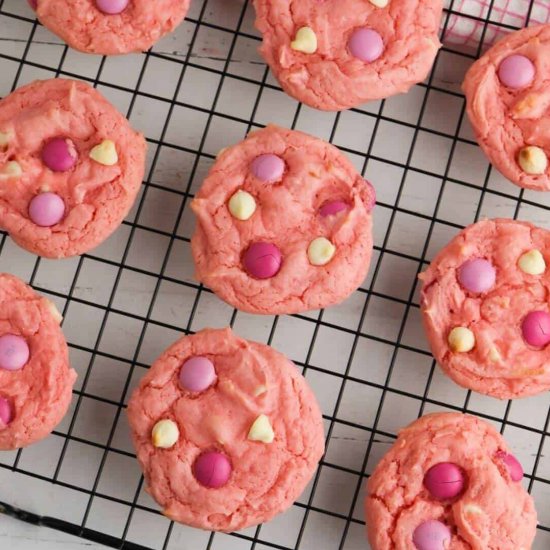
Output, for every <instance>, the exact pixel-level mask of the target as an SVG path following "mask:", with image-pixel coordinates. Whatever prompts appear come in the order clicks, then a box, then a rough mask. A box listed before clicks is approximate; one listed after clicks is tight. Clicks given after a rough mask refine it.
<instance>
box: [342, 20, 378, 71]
mask: <svg viewBox="0 0 550 550" xmlns="http://www.w3.org/2000/svg"><path fill="white" fill-rule="evenodd" d="M348 49H349V51H350V53H351V55H353V56H354V57H357V58H358V59H360V60H361V61H367V62H368V63H372V62H373V61H376V60H377V59H378V58H379V57H380V56H381V55H382V53H384V41H383V40H382V37H381V36H380V34H379V33H377V32H376V31H375V30H373V29H367V28H365V27H363V28H360V29H356V30H354V31H353V33H352V35H351V36H350V38H349V41H348Z"/></svg>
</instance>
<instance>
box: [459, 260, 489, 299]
mask: <svg viewBox="0 0 550 550" xmlns="http://www.w3.org/2000/svg"><path fill="white" fill-rule="evenodd" d="M496 278H497V272H496V269H495V268H494V267H493V264H492V263H491V262H489V261H488V260H485V259H484V258H474V259H472V260H467V261H466V262H464V263H463V264H462V265H461V266H460V267H459V268H458V282H459V283H460V285H461V286H462V288H464V289H466V290H468V291H470V292H475V293H476V294H478V293H481V292H487V291H488V290H491V288H493V286H495V281H496Z"/></svg>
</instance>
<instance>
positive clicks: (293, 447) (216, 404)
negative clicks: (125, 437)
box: [128, 329, 324, 531]
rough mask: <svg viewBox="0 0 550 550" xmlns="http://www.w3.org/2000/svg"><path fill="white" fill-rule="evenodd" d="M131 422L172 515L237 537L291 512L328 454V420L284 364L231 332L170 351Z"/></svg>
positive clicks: (134, 401) (208, 333)
mask: <svg viewBox="0 0 550 550" xmlns="http://www.w3.org/2000/svg"><path fill="white" fill-rule="evenodd" d="M128 417H129V420H130V426H131V428H132V433H133V440H134V444H135V447H136V451H137V457H138V460H139V462H140V464H141V466H142V468H143V471H144V475H145V481H146V487H147V491H148V492H149V493H150V494H151V496H152V497H153V498H154V499H155V500H156V501H157V502H158V503H159V504H160V506H161V507H162V509H163V513H164V515H166V516H167V517H169V518H170V519H173V520H175V521H178V522H181V523H185V524H188V525H191V526H194V527H199V528H202V529H209V530H215V531H232V530H237V529H244V528H245V527H248V526H251V525H257V524H259V523H263V522H265V521H267V520H269V519H271V518H272V517H273V516H275V515H276V514H278V513H280V512H282V511H284V510H286V509H287V508H288V507H289V506H291V505H292V503H293V502H294V501H295V500H296V499H297V498H298V496H299V495H300V494H301V493H302V491H303V490H304V488H305V486H306V485H307V483H308V482H309V480H310V479H311V477H312V476H313V473H314V471H315V469H316V467H317V464H318V462H319V460H320V458H321V456H322V455H323V452H324V432H323V422H322V417H321V412H320V410H319V407H318V405H317V401H316V400H315V396H314V395H313V393H312V392H311V390H310V389H309V387H308V385H307V383H306V381H305V379H304V378H303V376H302V375H301V374H300V373H299V372H298V370H297V369H296V367H295V365H294V364H292V363H291V362H290V361H289V360H288V359H287V358H286V357H285V356H284V355H282V354H281V353H278V352H277V351H275V350H274V349H272V348H270V347H269V346H266V345H262V344H257V343H254V342H248V341H246V340H243V339H241V338H238V337H237V336H235V335H234V334H233V333H232V332H231V330H230V329H224V330H203V331H202V332H199V333H197V334H195V335H194V336H187V337H184V338H182V339H181V340H179V341H178V342H176V343H175V344H174V345H173V346H172V347H170V348H169V349H168V350H167V351H166V352H165V353H164V354H163V355H162V356H161V357H160V358H159V359H158V360H157V361H156V362H155V364H154V365H153V366H152V367H151V369H150V370H149V371H148V373H147V374H146V375H145V377H144V378H143V380H142V381H141V384H140V385H139V387H138V388H137V390H136V391H135V393H134V395H133V396H132V398H131V400H130V403H129V406H128Z"/></svg>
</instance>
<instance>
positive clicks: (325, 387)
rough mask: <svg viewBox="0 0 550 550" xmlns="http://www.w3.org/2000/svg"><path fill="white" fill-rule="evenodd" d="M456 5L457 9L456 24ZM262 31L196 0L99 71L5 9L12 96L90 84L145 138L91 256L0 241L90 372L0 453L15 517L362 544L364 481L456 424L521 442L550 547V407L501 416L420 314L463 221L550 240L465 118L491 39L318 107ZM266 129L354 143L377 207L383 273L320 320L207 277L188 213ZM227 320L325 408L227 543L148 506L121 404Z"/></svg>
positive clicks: (115, 530)
mask: <svg viewBox="0 0 550 550" xmlns="http://www.w3.org/2000/svg"><path fill="white" fill-rule="evenodd" d="M459 3H460V2H455V0H449V1H448V2H447V8H446V10H445V16H444V28H447V27H448V25H449V22H450V21H451V22H452V18H453V17H456V16H458V15H460V14H459V12H458V11H457V9H455V8H456V6H458V4H459ZM495 3H496V4H498V2H497V1H496V0H494V1H491V2H487V4H488V7H487V11H486V12H485V13H484V14H483V17H476V16H472V15H468V16H467V17H468V18H469V19H471V20H472V21H475V22H476V24H482V25H483V33H482V38H483V37H484V36H486V35H489V34H491V35H492V34H494V31H495V27H496V28H498V29H502V28H504V29H506V30H510V29H511V28H513V25H512V26H511V25H508V24H507V23H505V22H502V21H501V19H500V17H496V21H495V20H494V19H495V18H493V17H492V13H493V8H494V4H495ZM533 6H534V2H531V7H530V9H532V7H533ZM529 13H530V12H528V13H527V19H528V18H529V17H528V16H529ZM253 20H254V14H253V9H252V6H251V2H250V1H249V0H195V1H194V2H193V5H192V9H191V12H190V13H189V15H188V17H187V19H186V21H185V22H184V23H183V25H182V26H181V27H179V29H177V30H176V32H175V33H173V34H172V35H171V36H169V37H167V38H165V39H163V40H162V41H161V42H159V43H158V44H157V45H156V46H155V47H154V48H153V49H152V50H151V51H149V52H147V53H145V54H142V55H130V56H125V57H112V58H102V57H96V56H87V55H83V54H79V53H76V52H74V51H72V50H70V49H68V48H67V47H66V46H65V45H63V44H62V43H61V42H60V41H59V40H57V39H56V38H55V37H54V36H53V35H51V34H50V33H49V32H48V31H46V30H45V29H44V28H43V27H41V26H40V25H39V24H38V23H37V22H36V21H35V19H34V17H33V14H32V12H31V11H30V9H28V7H27V5H26V2H23V1H22V0H0V95H2V96H4V95H6V94H8V93H9V92H10V91H12V90H13V89H15V88H16V87H18V86H20V85H22V84H25V83H27V82H29V81H32V80H34V79H36V78H51V77H54V76H60V77H68V78H76V79H82V80H85V81H87V82H90V83H92V84H93V85H94V86H96V87H97V88H98V89H99V90H100V91H101V92H102V93H103V94H104V95H105V96H106V97H107V98H108V99H109V100H110V101H112V102H113V103H114V104H115V105H116V106H117V107H118V108H119V109H120V110H121V111H122V112H125V113H126V114H127V116H128V118H129V119H130V121H131V123H132V124H133V125H134V127H136V128H138V129H140V130H142V131H143V132H144V133H145V135H146V137H147V141H148V143H149V153H148V161H147V162H148V167H147V172H146V180H145V182H144V184H143V188H142V192H141V194H140V196H139V198H138V200H137V203H136V206H135V208H134V209H133V211H132V212H131V214H130V215H129V216H128V218H127V220H126V221H125V222H124V223H123V225H122V226H121V228H120V229H119V230H118V231H117V232H116V233H115V234H114V235H113V237H111V238H110V239H109V240H108V241H107V242H106V243H104V244H103V245H102V246H100V247H99V248H97V249H96V250H94V251H92V252H91V253H89V254H86V255H84V256H82V257H79V258H74V259H69V260H62V261H49V260H44V259H39V258H36V257H34V256H32V255H30V254H28V253H26V252H24V251H22V250H21V249H19V248H17V247H16V246H15V245H14V244H13V243H12V242H11V240H10V239H9V238H8V237H7V236H6V235H3V234H0V271H8V272H11V273H13V274H15V275H18V276H20V277H21V278H23V279H24V280H26V281H28V282H30V283H31V284H32V285H33V286H34V288H36V289H37V290H38V291H40V292H42V293H44V294H45V295H47V296H48V297H50V298H51V299H52V300H53V301H54V302H56V304H57V305H58V307H59V309H60V311H62V312H63V315H64V324H63V328H64V331H65V334H66V336H67V339H68V342H69V345H70V353H71V362H72V365H73V367H74V368H75V369H76V370H77V371H78V373H79V379H78V382H77V386H76V388H75V391H74V399H73V403H72V406H71V409H70V411H69V414H67V416H66V418H65V420H64V422H63V423H62V424H61V425H60V426H59V427H58V428H57V429H56V430H55V432H54V433H53V434H52V435H51V436H50V437H49V438H47V439H46V440H45V441H43V442H41V443H39V444H36V445H34V446H31V447H29V448H27V449H25V450H22V451H17V452H13V453H2V454H1V455H0V487H1V489H0V511H3V512H5V513H7V514H10V515H13V516H15V517H18V518H20V519H22V520H25V521H29V522H32V523H37V524H41V525H47V526H50V527H53V528H55V529H60V530H63V531H65V532H68V533H72V534H75V535H77V536H79V537H83V538H86V539H90V540H94V541H96V542H100V543H102V544H105V545H107V546H111V547H113V548H120V549H130V550H133V549H146V550H150V549H159V550H160V549H162V550H174V549H178V550H203V549H204V550H210V549H212V550H245V549H246V550H248V549H250V550H266V549H270V548H271V549H273V548H275V549H280V550H291V549H295V550H298V549H300V550H310V549H315V550H337V549H338V550H344V549H345V550H359V549H361V550H364V549H365V548H368V545H367V543H366V540H365V535H364V517H363V510H362V502H363V498H364V494H363V490H364V481H365V479H366V477H367V476H368V474H369V473H370V472H371V471H372V469H373V468H374V466H375V465H376V463H377V462H378V460H379V459H380V458H381V456H382V455H383V454H384V453H385V452H386V451H387V450H388V448H389V447H390V445H391V444H392V442H393V441H394V440H395V434H396V432H397V430H398V429H399V428H400V427H402V426H404V425H406V424H407V423H409V422H411V421H413V420H414V419H416V418H417V417H419V416H421V415H422V414H424V413H427V412H432V411H437V410H455V411H465V412H470V413H472V414H476V415H478V416H480V417H482V418H485V419H486V420H487V421H489V422H490V423H492V424H494V425H495V426H496V427H497V428H498V429H499V430H500V431H501V432H502V433H503V434H504V435H505V437H506V438H507V440H508V441H509V442H510V443H511V445H512V447H513V449H514V452H515V453H516V454H517V455H518V457H519V458H520V459H521V461H522V463H523V465H524V467H525V471H526V476H525V479H524V483H525V486H526V487H527V488H528V490H529V491H530V492H531V494H532V495H533V497H534V498H535V500H536V503H537V506H538V510H539V520H540V526H539V529H538V532H537V540H536V543H535V545H534V547H533V548H534V550H543V549H548V548H550V507H549V506H548V504H547V503H548V502H549V499H550V458H548V455H549V454H550V443H549V441H550V438H548V435H549V425H550V394H548V393H547V394H543V395H541V396H538V397H535V398H531V399H526V400H519V401H515V402H500V401H497V400H494V399H490V398H486V397H483V396H480V395H478V394H473V393H471V392H468V391H466V390H463V389H461V388H459V387H457V386H456V385H455V384H453V383H452V382H451V381H449V380H448V379H447V378H446V377H444V376H443V375H442V374H441V373H440V371H439V369H437V368H436V365H435V362H434V360H433V358H432V356H431V354H430V353H429V350H428V346H427V344H426V341H425V338H424V336H423V334H422V329H421V324H420V318H419V307H418V284H417V275H418V273H419V272H420V271H422V270H423V269H424V268H425V267H426V265H427V263H428V262H429V261H430V259H431V258H432V257H433V255H434V254H435V253H436V252H437V250H438V249H440V248H441V247H442V246H443V245H444V244H445V243H446V242H447V241H448V240H449V239H450V238H451V237H452V236H453V235H455V234H456V233H457V232H458V231H459V230H460V229H461V228H462V227H464V226H465V225H468V224H469V223H472V222H474V221H475V220H478V219H480V218H482V217H494V216H504V217H519V218H522V219H526V220H530V221H533V222H534V223H537V224H538V225H541V226H545V227H550V223H549V222H550V217H549V216H548V211H549V209H550V198H549V197H548V195H545V194H542V195H541V194H536V193H533V192H529V191H520V190H519V189H518V188H516V187H514V186H512V185H511V184H510V183H508V182H506V181H505V180H504V179H503V178H502V177H501V176H500V175H499V174H498V173H497V172H496V171H494V170H492V169H491V167H490V166H489V165H488V163H487V161H486V159H485V158H484V157H483V155H482V154H481V152H480V150H479V148H478V147H477V146H476V144H475V141H474V139H473V134H472V131H471V129H470V127H469V125H468V122H467V120H466V118H465V106H464V98H463V95H462V94H461V92H460V82H461V81H462V78H463V76H464V73H465V70H466V69H467V67H468V66H469V65H470V64H471V62H472V61H473V59H475V58H476V56H477V55H479V53H480V51H481V49H482V46H479V47H478V51H477V52H475V51H474V52H472V51H468V50H466V49H465V48H463V47H461V46H459V45H454V46H450V45H449V46H446V47H444V48H443V49H442V50H441V52H440V54H439V56H438V59H437V61H436V64H435V67H434V70H433V71H432V73H431V75H430V77H429V79H428V80H427V81H426V82H424V83H422V84H420V85H418V86H416V87H415V88H413V89H412V90H411V91H410V92H409V93H408V94H406V95H402V96H398V97H395V98H391V99H388V100H385V101H380V102H373V103H371V104H368V105H365V106H363V107H361V108H357V109H352V110H350V111H347V112H343V113H339V114H336V113H322V112H317V111H314V110H312V109H309V108H307V107H305V106H302V105H299V104H298V103H296V102H295V101H293V100H292V99H290V98H289V97H287V96H286V95H285V94H284V93H283V92H282V91H281V90H280V88H279V86H278V85H277V83H276V81H275V80H274V79H273V77H272V76H271V75H270V73H269V71H268V70H267V68H266V66H265V64H264V63H263V62H262V60H261V58H260V57H259V56H258V54H257V47H258V44H259V37H258V35H257V33H256V31H255V30H254V27H253ZM482 42H483V40H482ZM272 121H273V122H277V123H278V124H280V125H284V126H288V127H292V128H296V129H299V130H303V131H306V132H309V133H312V134H314V135H317V136H319V137H321V138H323V139H326V140H328V141H331V142H332V143H334V144H335V145H337V146H338V147H340V148H341V150H343V151H344V152H345V153H346V154H347V155H348V156H349V157H350V158H351V159H352V161H353V162H354V163H355V165H356V166H357V168H358V169H359V170H361V171H362V173H363V174H364V175H365V176H366V177H367V178H368V179H369V180H371V181H372V182H373V183H374V185H375V187H376V190H377V193H378V203H377V207H376V210H375V254H374V258H373V263H372V267H371V270H370V275H369V277H368V278H367V280H366V281H365V282H364V284H363V285H362V286H361V288H360V289H359V290H358V291H357V292H355V293H354V294H353V295H352V296H351V297H350V298H349V299H348V300H347V301H346V302H344V303H343V304H341V305H340V306H337V307H334V308H330V309H328V310H325V311H314V312H309V313H306V314H301V315H292V316H281V317H269V316H267V317H258V316H253V315H248V314H244V313H242V312H237V311H235V310H233V309H231V308H230V307H229V306H227V305H225V304H224V303H222V302H221V301H220V300H218V299H217V298H216V297H215V296H214V295H213V294H212V293H211V292H210V291H209V290H208V289H205V288H204V287H202V286H201V285H198V284H197V283H196V281H195V280H194V279H193V266H192V260H191V255H190V246H189V243H190V236H191V234H192V231H193V223H194V222H193V216H192V214H191V211H190V208H189V202H190V199H191V198H192V197H193V194H194V192H195V191H196V190H197V188H198V187H199V186H200V183H201V181H202V179H203V178H204V176H205V174H206V173H207V171H208V169H209V167H210V166H211V165H212V163H213V161H214V159H215V156H216V154H217V152H218V151H219V150H220V149H221V148H223V147H225V146H227V145H230V144H232V143H235V142H237V141H239V140H241V139H242V138H243V137H244V136H245V135H246V133H247V132H248V131H250V130H251V129H253V128H256V127H261V126H263V125H265V124H267V123H269V122H272ZM226 325H231V326H232V327H233V328H234V329H235V330H236V331H237V332H238V333H239V334H240V335H242V336H244V337H246V338H251V339H255V340H258V341H261V342H265V343H269V344H271V345H273V346H275V347H276V348H278V349H279V350H281V351H283V352H284V353H286V354H287V355H288V356H289V357H290V358H291V359H293V360H294V361H295V363H296V364H297V365H298V366H299V367H300V368H302V369H303V372H304V374H305V376H306V378H307V379H308V381H309V383H310V385H311V386H312V387H313V389H314V390H315V392H316V394H317V396H318V398H319V401H320V403H321V407H322V410H323V416H324V421H325V429H326V441H327V452H326V455H325V457H324V458H323V460H322V462H321V465H320V467H319V469H318V471H317V473H316V475H315V477H314V479H313V480H312V482H311V483H310V485H309V487H308V489H307V490H306V492H305V493H304V494H303V495H302V497H301V498H300V499H299V501H298V502H297V503H296V504H295V505H294V506H293V507H292V508H291V509H290V510H289V511H288V512H287V513H285V514H283V515H281V516H279V517H278V518H276V519H275V520H274V521H272V522H270V523H269V524H266V525H263V526H260V527H257V528H252V529H247V530H245V531H242V532H240V533H232V534H213V533H207V532H203V531H199V530H194V529H191V528H187V527H185V526H181V525H177V524H174V523H171V522H170V521H169V520H167V519H166V518H165V517H163V516H162V515H161V514H160V512H159V509H158V507H157V506H156V504H155V503H154V502H153V501H152V500H151V499H150V497H148V495H147V494H146V493H145V492H144V490H143V480H142V477H141V473H140V471H139V468H138V465H137V462H136V460H135V455H134V453H133V449H132V445H131V442H130V438H129V434H128V426H127V422H126V419H125V407H126V403H127V399H128V397H129V395H130V394H131V392H132V389H133V388H134V387H135V386H136V384H137V382H138V381H139V379H140V378H141V376H142V375H143V373H144V372H145V369H147V367H148V365H150V364H151V362H152V361H153V360H154V359H155V358H156V356H158V355H159V354H160V352H161V351H162V350H163V349H164V348H165V347H167V346H168V345H169V344H170V343H172V342H173V341H174V340H175V339H176V338H178V337H180V336H181V335H182V333H191V332H195V331H197V330H200V329H201V328H204V327H206V326H226ZM1 517H2V516H1V515H0V521H2V520H1Z"/></svg>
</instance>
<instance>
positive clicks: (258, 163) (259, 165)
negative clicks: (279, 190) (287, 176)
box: [250, 154, 285, 183]
mask: <svg viewBox="0 0 550 550" xmlns="http://www.w3.org/2000/svg"><path fill="white" fill-rule="evenodd" d="M250 169H251V170H252V173H253V174H254V175H255V176H256V177H257V178H258V179H259V180H260V181H263V182H264V183H276V182H278V181H281V179H282V177H283V174H284V173H285V161H284V160H283V159H282V158H281V157H278V156H277V155H271V154H267V155H260V156H259V157H256V158H255V159H254V160H253V161H252V164H251V166H250Z"/></svg>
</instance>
